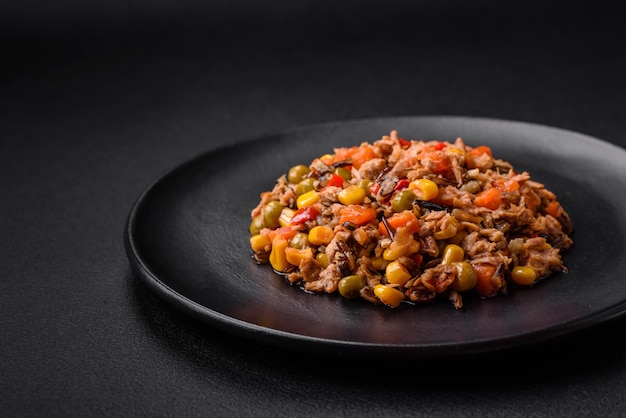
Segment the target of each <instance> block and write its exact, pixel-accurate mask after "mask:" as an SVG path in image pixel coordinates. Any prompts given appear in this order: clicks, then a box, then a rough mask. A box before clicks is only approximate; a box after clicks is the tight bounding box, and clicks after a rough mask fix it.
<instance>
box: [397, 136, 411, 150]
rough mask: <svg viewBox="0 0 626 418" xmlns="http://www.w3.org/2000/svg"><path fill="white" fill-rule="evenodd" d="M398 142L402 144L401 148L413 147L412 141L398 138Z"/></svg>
mask: <svg viewBox="0 0 626 418" xmlns="http://www.w3.org/2000/svg"><path fill="white" fill-rule="evenodd" d="M398 142H399V143H400V147H402V148H404V149H407V148H408V147H410V146H411V141H409V140H407V139H404V138H398Z"/></svg>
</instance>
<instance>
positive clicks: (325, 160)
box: [320, 154, 335, 165]
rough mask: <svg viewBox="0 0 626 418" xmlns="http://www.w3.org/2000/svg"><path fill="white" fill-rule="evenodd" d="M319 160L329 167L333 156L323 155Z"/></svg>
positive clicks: (333, 158)
mask: <svg viewBox="0 0 626 418" xmlns="http://www.w3.org/2000/svg"><path fill="white" fill-rule="evenodd" d="M320 160H322V162H323V163H324V164H326V165H331V164H332V163H333V161H334V160H335V156H334V155H333V154H324V155H322V156H321V157H320Z"/></svg>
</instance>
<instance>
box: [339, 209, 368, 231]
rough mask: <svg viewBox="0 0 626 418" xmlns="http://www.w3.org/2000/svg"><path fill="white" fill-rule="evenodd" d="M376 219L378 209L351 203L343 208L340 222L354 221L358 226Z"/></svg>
mask: <svg viewBox="0 0 626 418" xmlns="http://www.w3.org/2000/svg"><path fill="white" fill-rule="evenodd" d="M374 219H376V210H374V208H371V207H367V206H361V205H349V206H346V207H345V208H342V209H341V215H340V216H339V223H341V224H343V223H345V222H352V223H353V224H355V225H356V226H361V225H365V224H366V223H368V222H371V221H372V220H374Z"/></svg>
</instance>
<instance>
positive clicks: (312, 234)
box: [309, 225, 335, 245]
mask: <svg viewBox="0 0 626 418" xmlns="http://www.w3.org/2000/svg"><path fill="white" fill-rule="evenodd" d="M334 235H335V233H334V231H333V230H332V228H330V227H328V226H325V225H318V226H314V227H313V228H311V230H310V231H309V242H310V243H311V244H313V245H322V244H328V243H329V242H330V241H331V240H332V239H333V236H334Z"/></svg>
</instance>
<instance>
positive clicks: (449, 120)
mask: <svg viewBox="0 0 626 418" xmlns="http://www.w3.org/2000/svg"><path fill="white" fill-rule="evenodd" d="M393 129H395V130H398V132H399V134H400V136H402V137H405V138H408V139H424V140H430V139H437V140H448V141H454V139H456V138H457V137H458V136H460V137H462V138H463V139H464V140H465V142H466V143H467V144H468V145H472V146H477V145H481V144H485V145H489V146H490V147H491V148H492V150H493V153H494V155H495V156H496V157H497V158H502V159H504V160H507V161H509V162H511V163H512V164H513V165H514V167H515V168H516V169H517V170H518V171H524V170H526V171H528V172H530V174H531V176H532V178H533V180H536V181H539V182H542V183H545V184H546V186H547V187H548V188H549V189H550V190H552V191H553V192H555V193H556V195H557V196H558V198H559V200H560V202H561V203H562V205H563V206H564V207H565V209H566V210H567V211H568V212H569V214H570V216H571V218H572V221H573V222H574V225H575V228H576V229H575V232H574V234H573V239H574V242H575V244H574V246H573V247H572V249H571V250H570V251H569V252H568V253H567V254H566V255H565V257H564V260H565V264H566V265H567V267H568V268H569V272H568V273H560V274H555V275H553V276H551V277H550V278H549V279H548V280H545V281H542V282H540V283H539V284H538V285H536V286H533V287H531V288H527V289H519V288H512V289H510V292H509V294H508V295H503V296H498V297H496V298H493V299H488V300H486V299H479V298H476V299H470V300H468V301H466V304H465V307H464V309H462V310H455V309H454V308H453V307H452V305H451V304H450V303H449V302H447V301H443V302H442V303H435V304H428V305H416V306H413V305H409V304H406V305H402V306H401V307H400V308H398V309H391V308H388V307H385V306H376V305H372V304H369V303H367V302H365V301H360V300H359V301H354V300H345V299H343V298H341V297H340V296H338V295H314V294H310V293H305V292H304V291H302V290H300V288H298V287H297V286H292V285H289V284H288V283H287V282H286V281H285V279H284V278H282V277H280V276H278V275H276V274H274V273H273V272H272V271H271V269H270V268H269V266H259V265H257V264H256V263H255V262H254V261H253V260H252V258H251V256H250V249H249V241H248V240H249V233H248V227H249V224H250V211H251V209H252V208H253V207H255V206H256V204H257V203H258V201H259V194H260V193H261V192H262V191H266V190H270V189H271V188H272V187H273V185H274V183H275V180H276V179H277V178H278V177H279V176H280V175H282V174H283V173H285V172H286V171H287V170H288V169H289V167H291V166H293V165H295V164H299V163H305V164H308V163H309V162H310V161H311V160H312V159H313V158H315V157H318V156H320V155H322V154H325V153H328V152H332V149H333V147H338V146H351V145H358V144H360V143H361V142H362V141H368V142H373V141H375V140H377V139H379V138H380V137H381V136H382V135H385V134H388V133H389V132H390V131H391V130H393ZM625 207H626V151H625V150H624V149H622V148H619V147H616V146H613V145H611V144H609V143H607V142H604V141H601V140H598V139H595V138H591V137H589V136H585V135H581V134H578V133H574V132H570V131H566V130H562V129H557V128H551V127H546V126H540V125H534V124H529V123H523V122H512V121H503V120H492V119H481V118H470V117H398V118H379V119H367V120H354V121H346V122H339V123H330V124H324V125H319V126H312V127H305V128H301V129H297V130H292V131H289V132H284V133H280V134H277V135H273V136H268V137H264V138H258V139H255V140H251V141H247V142H243V143H238V144H235V145H233V146H231V147H227V148H221V149H218V150H215V151H212V152H209V153H206V154H204V155H200V156H199V157H197V158H195V159H193V160H191V161H188V162H186V163H184V164H182V165H181V166H179V167H177V168H175V169H174V170H172V171H170V172H169V173H167V174H165V175H164V176H163V177H161V178H159V179H158V180H157V181H156V182H154V183H153V184H152V185H151V186H150V187H148V189H147V190H146V191H145V192H144V193H143V194H142V195H141V196H140V197H139V199H138V200H137V202H136V204H135V206H134V207H133V209H132V211H131V213H130V215H129V218H128V224H127V229H126V235H125V239H126V248H127V253H128V256H129V259H130V262H131V264H132V266H133V268H134V270H135V271H136V273H137V274H138V276H139V277H141V278H142V279H143V280H145V282H146V283H148V284H149V285H150V286H151V288H152V289H154V290H155V291H156V292H158V293H159V294H160V295H162V296H163V297H164V298H165V299H166V300H167V301H169V302H171V303H172V304H174V305H175V306H176V307H178V308H180V309H182V310H184V311H185V312H187V313H189V314H191V315H193V316H195V317H197V318H200V319H202V320H205V321H206V322H208V323H209V324H211V325H213V326H215V327H218V328H221V329H223V330H227V331H230V332H233V333H235V334H238V335H240V336H243V337H245V338H251V339H254V340H255V341H259V342H263V343H269V344H274V345H277V346H280V347H283V348H288V349H294V350H302V351H307V352H311V353H320V352H323V353H330V354H338V355H341V354H348V353H362V354H372V353H376V354H377V353H389V354H410V355H454V354H467V353H477V352H486V351H491V350H498V349H503V348H508V347H513V346H520V345H525V344H530V343H538V342H542V341H545V340H548V339H551V338H554V337H557V336H561V335H564V334H567V333H571V332H573V331H579V330H583V329H585V328H587V327H590V326H592V325H595V324H598V323H600V322H603V321H606V320H608V319H611V318H614V317H616V316H618V315H621V314H623V313H624V312H625V311H626V280H624V271H626V251H624V245H625V244H624V242H625V240H624V239H623V237H624V236H626V210H624V208H625Z"/></svg>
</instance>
